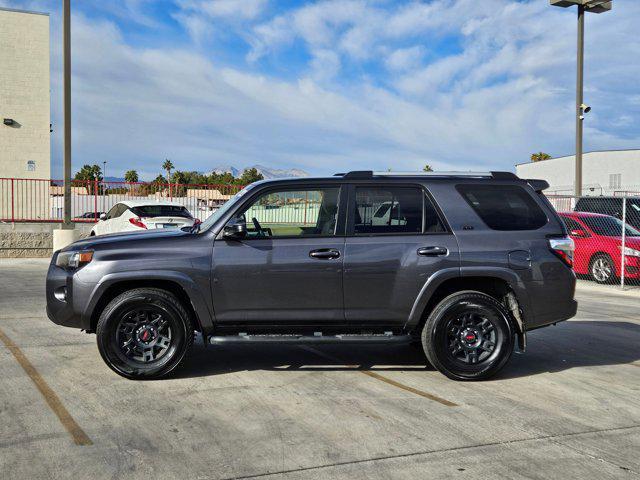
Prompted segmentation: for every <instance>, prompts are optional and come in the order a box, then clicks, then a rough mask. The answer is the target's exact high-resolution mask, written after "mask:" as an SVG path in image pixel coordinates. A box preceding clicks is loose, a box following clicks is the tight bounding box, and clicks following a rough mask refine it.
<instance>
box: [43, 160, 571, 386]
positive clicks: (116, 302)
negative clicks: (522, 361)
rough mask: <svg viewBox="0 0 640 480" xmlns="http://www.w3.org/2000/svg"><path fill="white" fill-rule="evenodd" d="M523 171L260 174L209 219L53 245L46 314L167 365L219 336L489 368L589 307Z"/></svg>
mask: <svg viewBox="0 0 640 480" xmlns="http://www.w3.org/2000/svg"><path fill="white" fill-rule="evenodd" d="M547 186H548V185H547V184H546V182H544V181H540V180H521V179H519V178H518V177H516V176H515V175H514V174H512V173H508V172H487V173H430V174H417V173H411V174H401V173H374V172H371V171H356V172H350V173H345V174H337V175H335V176H333V177H328V178H307V179H287V180H272V181H262V182H257V183H254V184H252V185H249V186H248V187H246V188H244V189H243V190H242V191H240V193H238V194H237V195H236V196H235V197H234V198H232V199H231V200H230V201H228V202H227V203H226V204H225V205H224V206H223V207H222V208H220V209H219V210H218V211H216V212H215V213H214V214H213V215H212V216H211V217H209V218H208V219H207V220H206V221H205V222H203V223H202V224H200V225H196V226H194V227H193V228H188V227H186V228H184V229H182V230H176V229H165V230H154V231H145V232H131V233H123V234H114V235H104V236H98V237H91V238H87V239H84V240H80V241H78V242H75V243H74V244H72V245H70V246H68V247H66V248H64V249H62V250H60V251H57V252H55V253H54V255H53V258H52V260H51V265H50V267H49V271H48V274H47V314H48V316H49V318H50V319H51V320H52V321H53V322H55V323H57V324H59V325H65V326H69V327H75V328H79V329H83V330H86V331H87V332H92V333H93V332H95V333H96V336H97V343H98V349H99V351H100V354H101V355H102V358H103V359H104V361H105V362H106V363H107V365H108V366H109V367H110V368H112V369H113V370H114V371H115V372H117V373H118V374H120V375H122V376H124V377H127V378H132V379H143V378H158V377H163V376H165V375H168V374H169V373H171V372H173V371H174V370H175V369H176V368H177V367H178V366H179V365H180V364H181V363H183V361H184V359H185V356H186V355H187V353H188V351H189V348H190V347H191V345H192V343H193V340H194V334H195V333H194V332H195V331H197V332H200V333H201V334H202V337H203V338H204V339H205V343H207V344H211V345H217V344H229V343H266V342H269V343H271V342H283V343H313V344H316V343H329V342H332V343H345V344H347V343H349V344H355V343H358V344H361V343H380V344H397V343H407V344H414V345H418V346H420V348H422V349H424V353H425V354H426V356H427V359H428V360H429V362H430V363H431V364H432V365H433V366H434V367H435V368H437V369H438V370H439V371H440V372H442V373H443V374H445V375H447V376H448V377H450V378H452V379H456V380H479V379H486V378H488V377H490V376H492V375H494V374H495V373H496V372H498V371H499V370H500V369H501V368H502V367H503V366H504V365H505V363H506V362H507V361H508V360H509V358H510V356H511V354H512V352H513V350H514V348H515V344H516V339H517V341H518V346H519V348H520V349H521V350H524V348H525V344H526V333H527V332H528V331H530V330H533V329H536V328H539V327H543V326H546V325H549V324H553V323H556V322H559V321H562V320H566V319H568V318H570V317H572V316H573V315H575V313H576V308H577V304H576V302H575V300H574V299H573V297H574V288H575V275H574V273H573V270H572V268H571V263H572V257H573V242H572V241H571V239H570V238H569V237H568V236H567V231H566V228H565V226H564V223H563V222H562V221H561V220H560V218H559V217H558V215H557V214H556V213H555V211H554V209H553V208H552V207H551V205H550V204H549V203H548V202H547V201H546V199H545V197H544V196H543V195H542V193H541V192H542V190H544V188H546V187H547Z"/></svg>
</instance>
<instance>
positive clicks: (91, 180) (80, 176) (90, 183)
mask: <svg viewBox="0 0 640 480" xmlns="http://www.w3.org/2000/svg"><path fill="white" fill-rule="evenodd" d="M73 179H74V180H78V181H79V182H82V185H84V186H86V188H87V192H88V193H89V195H93V194H95V193H96V191H95V188H94V186H95V184H96V182H102V169H101V168H100V167H99V166H98V165H83V167H82V168H81V169H80V170H78V171H77V172H76V174H75V176H74V177H73ZM100 189H101V187H100V186H98V192H97V193H99V192H100Z"/></svg>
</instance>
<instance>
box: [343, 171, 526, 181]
mask: <svg viewBox="0 0 640 480" xmlns="http://www.w3.org/2000/svg"><path fill="white" fill-rule="evenodd" d="M335 176H340V177H343V178H351V179H367V178H373V177H472V178H494V179H496V180H515V179H517V178H518V177H517V176H516V174H515V173H512V172H374V171H371V170H356V171H353V172H347V173H336V174H335Z"/></svg>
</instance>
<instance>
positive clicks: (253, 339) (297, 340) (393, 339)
mask: <svg viewBox="0 0 640 480" xmlns="http://www.w3.org/2000/svg"><path fill="white" fill-rule="evenodd" d="M412 341H413V337H412V336H411V335H393V334H392V333H391V332H385V333H383V334H377V335H358V334H341V335H322V332H315V333H314V334H313V335H273V334H264V335H263V334H257V335H249V334H247V333H239V334H238V335H221V336H215V335H211V336H209V337H208V343H210V344H211V345H226V344H239V343H247V344H249V343H293V344H310V343H311V344H318V343H367V344H376V343H385V344H388V343H395V344H403V343H411V342H412Z"/></svg>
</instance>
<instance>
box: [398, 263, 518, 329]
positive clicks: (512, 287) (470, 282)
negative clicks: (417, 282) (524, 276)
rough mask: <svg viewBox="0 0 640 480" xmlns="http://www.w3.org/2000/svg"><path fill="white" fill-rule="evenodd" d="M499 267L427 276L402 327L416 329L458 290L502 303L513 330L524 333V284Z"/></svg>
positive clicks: (512, 274)
mask: <svg viewBox="0 0 640 480" xmlns="http://www.w3.org/2000/svg"><path fill="white" fill-rule="evenodd" d="M501 270H502V269H496V270H495V271H485V272H480V271H470V272H464V273H466V274H462V275H446V276H442V278H438V279H430V280H429V281H428V282H427V283H425V285H424V287H423V288H422V290H421V291H420V294H419V296H418V298H417V299H416V301H415V303H414V305H413V308H412V310H411V314H410V316H409V319H408V321H407V323H406V324H405V330H407V331H416V330H419V329H420V327H421V326H422V325H423V324H424V322H425V320H426V317H427V316H428V314H429V313H430V312H431V311H432V310H433V309H434V308H435V306H436V305H437V304H438V303H439V302H440V301H441V300H443V299H444V298H446V297H448V296H449V295H451V294H453V293H455V292H459V291H464V290H474V291H478V292H481V293H485V294H487V295H489V296H491V297H493V298H495V299H496V300H498V301H500V302H501V303H503V304H505V307H506V308H507V309H508V310H510V312H511V317H512V318H511V320H512V321H513V322H514V327H515V329H516V330H517V332H518V333H519V334H522V333H524V332H525V331H526V322H525V318H526V317H527V315H528V312H529V310H528V304H527V296H526V293H525V291H524V286H523V285H522V284H521V282H520V280H519V279H518V277H517V276H516V275H515V274H514V273H512V272H510V271H501Z"/></svg>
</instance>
